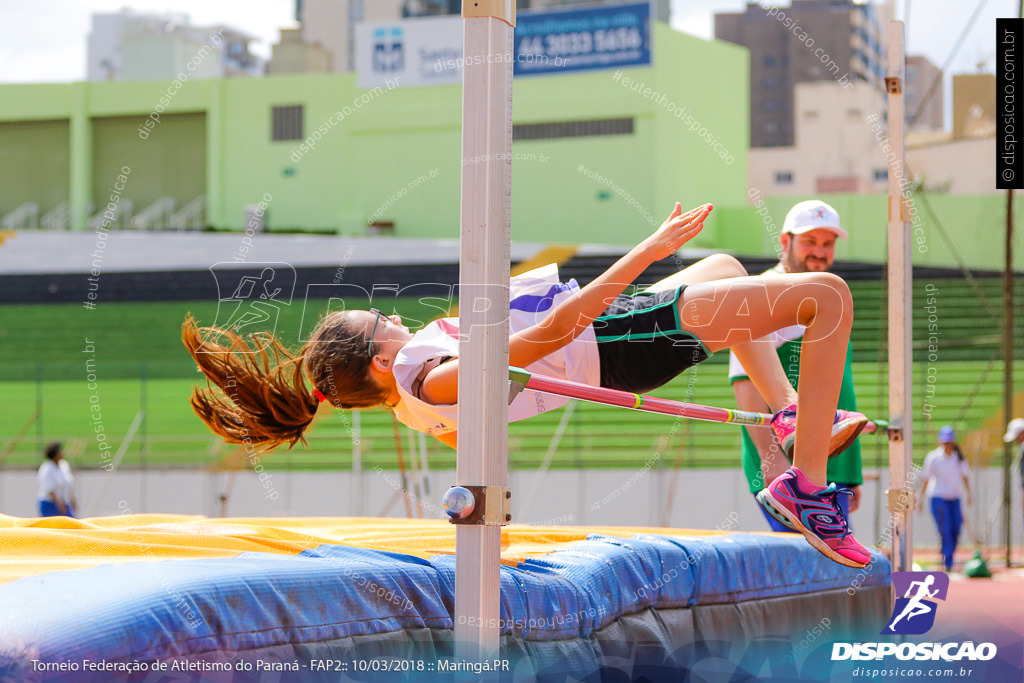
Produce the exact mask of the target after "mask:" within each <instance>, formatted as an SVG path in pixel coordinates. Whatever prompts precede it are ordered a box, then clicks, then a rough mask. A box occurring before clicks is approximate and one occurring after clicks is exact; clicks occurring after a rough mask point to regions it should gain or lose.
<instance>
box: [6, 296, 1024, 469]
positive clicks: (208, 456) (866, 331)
mask: <svg viewBox="0 0 1024 683" xmlns="http://www.w3.org/2000/svg"><path fill="white" fill-rule="evenodd" d="M982 284H983V286H984V288H985V291H986V292H987V293H988V294H989V296H990V298H993V300H994V301H995V302H996V303H997V304H998V282H995V281H985V282H983V283H982ZM924 286H925V285H924V284H921V283H919V286H918V287H917V289H918V290H920V291H917V292H916V294H917V296H916V299H915V301H916V303H917V304H919V307H923V306H924V300H923V294H924V291H923V288H924ZM852 288H853V291H854V300H855V305H856V307H857V314H856V318H855V323H854V331H853V335H852V338H853V359H854V373H855V384H856V386H857V393H858V401H859V404H860V407H861V409H862V410H863V411H864V412H867V413H868V414H870V415H876V416H884V415H885V414H886V412H887V411H886V408H885V404H886V401H887V395H888V394H887V392H888V389H887V382H888V378H887V375H886V374H885V366H884V365H879V363H878V361H879V360H880V359H884V358H885V343H884V337H885V333H886V321H885V317H884V309H883V308H882V305H883V303H884V288H883V286H882V283H881V282H875V281H860V282H854V283H853V286H852ZM938 288H939V290H940V291H941V292H943V293H944V294H943V298H942V299H941V305H940V306H939V307H938V310H939V313H940V315H939V318H938V320H939V322H940V324H941V331H942V335H941V346H940V352H939V354H938V356H937V361H936V362H934V363H931V364H930V367H931V372H932V374H933V376H935V377H936V378H937V381H936V382H935V392H934V394H935V395H934V400H932V402H933V403H934V404H935V408H934V409H933V410H932V412H931V422H930V423H927V422H926V421H925V420H924V416H923V415H922V414H921V413H919V414H918V415H917V417H916V419H915V422H916V425H915V428H916V429H917V430H918V433H919V434H924V435H925V436H926V438H927V437H928V435H929V433H931V434H934V431H935V430H936V429H937V426H939V425H941V424H945V423H952V424H955V425H956V426H957V427H959V428H960V429H961V430H963V429H975V428H977V427H979V426H980V425H981V424H982V422H983V421H984V420H985V419H986V418H988V417H990V416H993V415H995V414H996V413H997V412H998V411H999V409H1000V407H1001V372H1002V365H1001V363H999V362H992V360H991V359H993V358H995V357H996V354H997V353H998V345H997V339H998V337H997V335H998V331H999V330H998V326H997V325H995V324H993V322H992V321H991V320H989V319H988V317H987V314H986V313H985V311H984V307H983V306H982V305H981V304H980V302H979V301H978V300H977V298H976V297H975V296H974V293H973V292H972V291H970V290H969V288H967V287H966V286H965V285H964V284H963V283H962V282H960V281H945V282H939V283H938ZM346 303H347V304H348V305H350V306H358V305H363V304H364V303H365V302H351V301H350V302H346ZM311 307H312V308H316V309H317V310H308V311H304V310H302V307H301V306H298V305H296V306H291V307H289V306H285V307H282V308H281V309H280V316H279V319H278V321H277V324H276V329H277V331H278V333H279V336H280V337H281V338H282V339H283V340H284V341H285V343H286V344H288V345H289V346H291V347H293V348H295V347H297V346H299V339H300V332H299V330H300V329H301V328H303V327H304V328H307V329H308V328H309V326H310V325H311V321H312V320H314V319H316V318H317V317H318V316H319V314H321V313H322V312H324V311H326V310H328V307H329V303H328V302H327V301H318V302H313V303H312V304H311ZM188 312H192V313H193V314H194V315H195V316H196V317H197V319H198V320H199V322H200V324H212V323H214V322H215V321H216V320H217V315H218V311H217V307H216V304H215V303H207V302H156V303H104V302H102V301H101V302H100V304H99V305H98V306H97V307H96V309H95V310H86V309H84V308H83V307H82V306H81V305H78V304H66V305H38V306H37V305H10V306H0V357H2V358H3V359H4V362H3V363H2V364H0V391H2V392H3V394H2V395H3V396H4V397H5V398H6V402H7V410H4V411H0V460H2V461H3V462H2V463H0V466H7V467H31V466H34V465H35V464H36V463H38V460H39V457H40V456H39V453H40V451H41V446H42V444H44V443H46V442H47V441H49V440H52V439H61V440H64V441H66V442H68V445H69V448H68V450H69V452H70V453H71V455H72V461H73V465H75V466H77V467H80V468H81V467H84V468H89V467H97V466H99V465H100V464H101V463H102V460H101V458H100V453H101V451H100V449H99V448H98V445H97V440H96V439H97V432H96V430H97V426H96V425H97V424H99V425H101V427H99V429H101V431H102V434H103V435H104V436H105V438H106V440H107V442H108V443H110V444H112V448H113V449H116V448H117V446H118V445H119V444H120V442H121V439H122V438H123V437H124V435H125V433H126V432H127V430H128V428H129V425H130V424H131V423H132V420H133V419H134V418H135V416H136V415H137V414H138V413H139V412H140V411H143V412H144V414H145V419H144V421H143V423H142V425H141V427H140V429H139V432H138V434H137V435H136V437H135V439H134V440H133V442H132V444H131V447H130V448H128V450H127V452H126V453H125V456H124V460H123V465H124V466H127V467H134V466H140V465H147V466H182V467H193V468H194V467H231V466H234V465H237V464H238V463H239V462H241V461H242V455H241V452H240V449H239V448H238V447H228V446H224V445H221V444H219V442H218V441H217V440H216V439H214V438H213V436H212V435H211V434H210V433H209V432H208V431H207V430H206V428H205V426H203V425H202V424H201V423H200V421H199V420H198V418H196V417H195V416H194V415H193V414H192V411H191V408H190V406H189V404H188V398H189V395H190V393H191V391H192V388H193V387H194V386H195V385H196V384H197V383H198V381H199V380H200V379H201V378H200V376H199V375H198V373H197V371H196V369H195V367H194V366H193V364H192V361H191V359H190V358H189V356H188V354H187V353H186V352H185V350H184V347H182V345H181V342H180V339H179V330H180V325H181V322H182V320H183V319H184V317H185V315H186V313H188ZM397 312H398V313H400V314H401V315H403V317H406V318H408V319H414V320H426V319H429V318H431V317H432V316H433V314H435V313H436V310H434V309H431V308H428V307H426V306H424V305H422V304H421V303H420V302H418V301H415V300H401V301H399V302H398V304H397ZM1018 323H1019V324H1021V325H1024V316H1020V317H1019V318H1018ZM926 325H927V319H926V316H924V317H921V316H919V318H918V319H917V320H916V323H915V339H916V340H923V339H926V338H927V328H926ZM1018 339H1024V328H1022V331H1021V334H1020V335H1019V336H1018ZM83 351H88V352H85V353H83ZM915 357H916V360H917V362H916V363H915V373H916V374H915V392H916V394H917V396H918V398H917V404H918V406H920V405H921V404H922V403H923V400H924V396H925V392H926V389H928V386H927V382H926V376H927V373H928V368H929V363H928V360H927V350H926V349H925V348H923V347H921V348H919V349H918V350H917V351H916V353H915ZM726 360H727V355H726V354H718V355H717V356H715V357H713V358H712V359H710V360H709V361H707V362H706V363H703V364H702V365H700V366H698V368H697V369H696V370H695V371H694V370H691V371H689V372H687V373H685V374H684V375H683V376H681V377H679V378H677V379H676V380H674V381H673V382H672V383H670V384H669V385H667V386H665V387H663V388H662V389H660V390H658V391H657V392H654V393H655V394H656V395H659V396H664V397H667V398H674V399H678V400H689V401H691V402H695V403H703V404H707V405H720V406H726V407H728V406H732V405H734V399H733V396H732V392H731V389H730V387H729V386H728V384H727V381H726V374H727V373H726V365H725V362H726ZM87 361H89V363H90V364H89V365H87ZM90 372H93V373H95V379H96V389H95V390H94V391H93V390H90V389H89V388H88V382H87V375H88V374H89V373H90ZM1016 374H1017V376H1018V380H1017V381H1018V382H1020V380H1021V379H1024V364H1021V363H1019V364H1018V365H1017V373H1016ZM1018 386H1021V384H1018ZM94 406H96V408H94ZM37 408H40V409H41V412H40V414H41V418H40V419H39V420H38V421H36V422H34V423H32V424H30V425H29V428H28V430H27V433H26V435H25V438H24V439H22V440H21V441H20V443H18V445H17V446H16V447H14V448H8V446H10V445H11V443H12V441H13V440H14V438H15V436H16V435H17V434H18V433H19V432H20V431H22V429H23V428H24V427H25V426H26V425H27V424H29V422H30V421H31V420H32V417H33V415H34V414H35V413H36V410H37ZM97 410H98V411H99V413H100V415H101V417H102V419H101V421H100V422H98V423H97V422H94V421H93V419H92V418H93V415H94V414H95V411H97ZM561 418H562V412H561V411H557V412H554V413H549V414H546V415H542V416H540V417H538V418H534V419H532V420H529V421H527V422H523V423H516V424H513V425H511V427H510V436H509V445H510V462H511V465H512V466H513V467H535V466H537V464H539V463H540V462H541V460H542V459H543V457H544V454H545V452H546V450H547V449H548V447H549V444H550V442H551V438H552V435H553V434H554V432H555V430H556V427H557V425H558V423H559V421H560V420H561ZM354 419H355V418H354V414H350V413H345V412H342V411H337V410H329V409H326V408H325V409H324V411H323V413H322V414H321V416H320V417H319V418H318V420H317V422H316V423H315V425H314V428H313V429H312V430H311V432H310V434H309V446H310V447H309V448H308V449H307V448H304V447H302V446H301V445H299V446H297V447H296V448H295V449H293V450H291V451H286V450H284V449H279V450H278V451H277V452H275V453H274V454H272V455H269V456H267V462H268V463H269V465H270V466H272V467H296V468H330V469H337V468H347V467H351V463H352V459H353V456H354V448H353V444H352V440H353V439H352V436H353V434H352V430H353V428H354ZM359 422H360V444H359V452H360V454H361V457H362V462H363V466H364V467H372V466H374V465H381V466H382V467H394V465H395V462H396V453H395V451H396V445H395V441H394V436H393V432H392V424H391V418H390V415H389V414H388V413H386V412H383V411H379V410H372V411H362V412H360V413H359ZM929 430H930V432H929ZM401 432H402V439H403V444H404V447H405V450H406V457H410V456H409V450H410V448H411V447H412V446H413V445H414V443H413V442H414V441H416V440H417V437H415V436H413V435H411V433H410V432H408V431H407V430H405V429H404V428H403V429H402V430H401ZM426 443H427V449H428V451H427V452H428V454H429V457H430V461H431V467H435V468H439V467H447V466H454V451H451V450H450V449H448V448H447V447H445V446H442V445H440V444H439V443H436V442H435V441H434V440H433V439H429V438H427V439H426ZM863 443H864V447H865V450H864V457H865V460H866V461H867V462H871V461H872V459H878V458H884V457H885V455H884V450H885V449H884V447H883V444H884V441H883V440H882V439H878V438H869V439H866V440H865V441H864V442H863ZM918 443H922V441H921V440H920V439H919V441H918ZM925 443H930V441H926V442H925ZM111 452H112V451H111ZM738 452H739V433H738V428H737V427H735V426H731V425H716V424H708V423H700V422H694V421H681V422H679V423H678V424H677V423H676V422H675V420H674V419H673V418H669V417H664V416H656V415H649V414H642V413H636V412H632V411H624V410H621V409H614V408H608V407H604V406H595V405H591V404H580V405H579V406H578V408H577V410H576V412H575V415H574V416H573V418H572V420H571V421H570V422H569V424H568V428H567V429H566V430H565V434H564V437H563V439H562V442H561V444H560V445H559V447H558V450H557V455H556V457H555V459H554V462H553V464H552V466H554V467H635V466H637V465H638V464H642V463H644V462H645V461H647V460H648V459H650V458H652V454H655V455H656V457H655V460H654V463H653V464H654V466H655V467H671V466H696V467H708V466H735V465H736V463H737V462H738V458H737V456H736V454H737V453H738ZM923 453H924V451H923V450H922V451H921V452H919V453H918V457H922V456H923Z"/></svg>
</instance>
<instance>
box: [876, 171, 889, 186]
mask: <svg viewBox="0 0 1024 683" xmlns="http://www.w3.org/2000/svg"><path fill="white" fill-rule="evenodd" d="M872 178H873V179H874V181H875V182H876V183H887V182H889V169H887V168H876V169H875V172H874V175H872Z"/></svg>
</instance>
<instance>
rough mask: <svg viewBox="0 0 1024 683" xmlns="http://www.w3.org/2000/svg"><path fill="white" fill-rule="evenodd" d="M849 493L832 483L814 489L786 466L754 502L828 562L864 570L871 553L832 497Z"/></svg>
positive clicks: (802, 477)
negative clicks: (854, 535)
mask: <svg viewBox="0 0 1024 683" xmlns="http://www.w3.org/2000/svg"><path fill="white" fill-rule="evenodd" d="M850 493H851V491H850V490H849V489H838V488H836V485H835V484H829V485H828V486H825V487H821V486H815V485H814V484H813V483H811V482H810V481H809V480H808V479H807V477H805V476H804V473H803V472H801V471H800V470H799V469H798V468H796V467H790V468H789V469H788V470H786V471H785V472H784V473H783V474H780V475H779V476H778V477H776V479H775V481H773V482H772V483H771V484H769V485H768V487H767V488H765V489H763V490H761V491H760V492H759V493H758V494H757V502H758V503H760V504H761V507H763V508H764V509H765V510H766V511H767V512H768V514H770V515H771V516H772V517H774V518H775V519H777V520H779V522H781V523H782V524H785V525H786V526H788V527H789V528H790V529H793V530H794V531H799V532H800V533H802V534H803V535H804V537H805V538H806V539H807V541H808V542H809V543H810V544H811V545H812V546H814V547H815V548H816V549H817V550H818V551H819V552H821V553H822V554H823V555H824V556H825V557H827V558H829V559H830V560H832V561H834V562H838V563H839V564H843V565H846V566H847V567H866V566H867V565H868V563H869V562H870V561H871V553H870V552H869V551H868V550H867V548H865V547H864V546H862V545H861V544H860V542H859V541H857V539H856V538H854V537H853V533H852V532H851V531H850V523H849V522H848V521H847V519H846V515H844V514H843V511H842V510H841V509H840V507H839V504H838V503H837V502H836V496H838V495H844V494H847V495H848V494H850Z"/></svg>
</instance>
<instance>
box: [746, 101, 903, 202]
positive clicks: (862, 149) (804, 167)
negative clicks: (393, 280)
mask: <svg viewBox="0 0 1024 683" xmlns="http://www.w3.org/2000/svg"><path fill="white" fill-rule="evenodd" d="M884 113H885V96H884V94H883V93H882V92H881V91H880V90H879V89H878V88H877V87H876V86H874V85H870V84H868V83H866V82H864V81H858V82H856V83H852V84H851V85H850V87H843V86H842V85H840V84H838V83H832V82H829V81H824V82H818V83H801V84H799V85H797V86H796V88H795V96H794V115H793V118H794V120H795V122H796V131H795V133H796V134H795V140H794V143H795V144H793V145H792V146H789V147H760V148H753V149H751V150H750V154H749V156H748V169H749V178H750V187H751V188H757V189H759V190H760V191H761V192H763V193H765V194H773V195H814V194H822V193H833V192H848V193H854V194H863V193H870V192H885V191H886V187H887V182H888V180H887V179H888V173H887V165H886V158H885V155H884V154H883V153H882V151H881V148H880V145H879V143H878V141H877V140H875V139H874V137H872V135H871V131H870V120H869V118H870V117H873V116H876V117H879V119H882V120H884V119H883V118H882V117H884Z"/></svg>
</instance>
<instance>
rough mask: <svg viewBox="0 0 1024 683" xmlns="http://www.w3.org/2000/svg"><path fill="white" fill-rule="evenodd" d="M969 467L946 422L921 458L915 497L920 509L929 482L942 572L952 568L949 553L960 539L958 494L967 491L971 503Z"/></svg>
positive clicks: (961, 520) (968, 501)
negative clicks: (933, 445) (933, 446)
mask: <svg viewBox="0 0 1024 683" xmlns="http://www.w3.org/2000/svg"><path fill="white" fill-rule="evenodd" d="M968 474H970V470H969V469H968V468H967V461H966V460H965V459H964V455H963V453H961V452H960V447H959V446H957V445H956V433H955V432H954V431H953V428H952V427H950V426H949V425H946V426H945V427H943V428H942V429H940V430H939V447H938V448H936V449H935V450H934V451H932V452H931V453H929V454H928V455H927V456H926V457H925V459H924V469H923V470H922V480H921V488H920V490H919V492H918V496H917V500H918V503H917V507H918V509H919V510H921V509H923V508H924V493H925V488H926V487H928V486H929V484H931V488H930V490H929V496H930V498H931V510H932V517H934V518H935V525H936V526H937V527H938V528H939V535H940V536H941V537H942V561H943V564H944V566H945V568H946V571H947V572H948V571H951V570H952V569H953V553H954V552H956V544H957V541H958V540H959V539H960V527H961V526H962V525H963V514H962V512H961V510H960V493H961V491H966V492H967V504H968V505H970V504H971V485H970V483H969V482H968V481H967V475H968Z"/></svg>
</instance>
